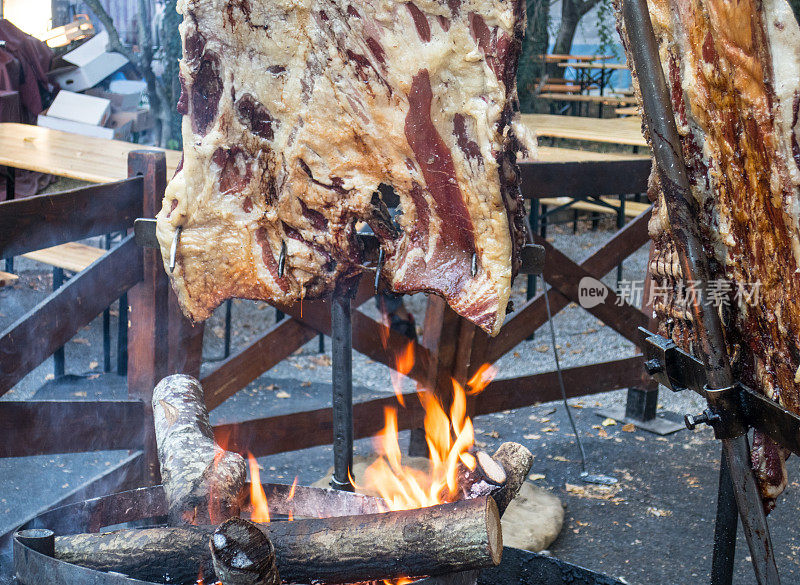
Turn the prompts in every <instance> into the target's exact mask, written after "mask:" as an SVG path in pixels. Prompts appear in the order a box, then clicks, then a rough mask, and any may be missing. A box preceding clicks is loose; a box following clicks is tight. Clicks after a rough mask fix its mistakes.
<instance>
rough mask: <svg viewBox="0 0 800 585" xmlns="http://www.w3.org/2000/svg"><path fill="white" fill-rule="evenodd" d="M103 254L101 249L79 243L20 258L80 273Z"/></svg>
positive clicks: (24, 255) (70, 243)
mask: <svg viewBox="0 0 800 585" xmlns="http://www.w3.org/2000/svg"><path fill="white" fill-rule="evenodd" d="M105 253H106V251H105V250H104V249H103V248H97V247H95V246H87V245H86V244H81V243H79V242H67V243H66V244H59V245H58V246H53V247H52V248H44V249H43V250H36V251H35V252H27V253H25V254H23V255H22V256H23V257H25V258H28V259H29V260H36V261H37V262H41V263H42V264H48V265H50V266H55V267H56V268H63V269H64V270H69V271H70V272H80V271H81V270H85V269H86V268H88V267H89V266H91V265H92V264H93V263H94V262H97V261H98V260H99V259H100V258H102V257H103V255H104V254H105Z"/></svg>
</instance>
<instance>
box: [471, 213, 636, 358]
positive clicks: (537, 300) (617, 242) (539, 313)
mask: <svg viewBox="0 0 800 585" xmlns="http://www.w3.org/2000/svg"><path fill="white" fill-rule="evenodd" d="M649 220H650V211H646V212H645V213H643V214H642V215H640V216H639V217H637V218H636V219H634V220H633V221H632V222H630V223H628V224H627V225H626V226H625V227H623V228H622V229H621V230H619V231H618V232H617V233H616V234H614V236H612V238H611V239H610V240H609V241H608V242H606V243H605V244H604V245H603V246H601V247H600V248H598V249H597V250H596V251H595V252H594V253H593V254H592V255H590V256H589V257H588V258H586V259H585V260H584V261H583V262H581V263H580V264H579V266H580V267H582V268H583V269H585V270H586V271H587V272H589V273H590V274H591V275H592V276H593V277H594V278H597V279H598V280H599V279H600V278H602V277H603V276H605V275H606V274H608V273H609V272H610V271H611V270H613V269H614V268H615V267H616V266H617V265H619V263H620V262H621V261H622V260H624V259H625V258H627V257H628V256H630V255H631V254H633V253H634V252H635V251H636V250H638V249H639V248H641V247H642V246H643V245H645V244H646V243H647V241H648V239H649V236H648V234H647V222H648V221H649ZM547 264H548V263H547V262H546V263H545V266H547ZM544 294H547V295H549V300H550V308H551V310H552V314H553V315H555V314H556V313H558V312H559V311H560V310H562V309H563V308H564V307H566V306H567V305H568V304H569V303H570V302H571V301H570V299H568V298H567V297H566V296H564V295H563V294H561V293H560V292H559V291H557V290H555V289H550V290H549V291H548V292H547V293H539V294H538V295H536V296H535V297H534V298H532V299H531V300H529V301H528V302H527V303H525V305H524V306H523V307H522V308H521V309H519V310H517V311H516V312H514V314H513V315H512V316H511V318H510V319H509V320H508V321H506V323H505V325H503V328H502V329H501V330H500V333H498V335H497V337H494V338H492V339H491V340H490V341H489V347H488V349H487V351H486V361H487V362H490V363H492V362H495V361H497V360H498V359H500V358H501V357H502V356H503V355H505V354H506V353H507V352H509V351H511V350H512V349H513V348H514V347H515V346H516V345H517V344H518V343H520V342H521V341H522V340H523V339H525V338H526V337H528V336H529V335H530V334H531V333H533V332H534V331H536V330H537V329H538V328H539V327H541V326H542V325H544V324H545V323H547V312H546V311H545V302H544Z"/></svg>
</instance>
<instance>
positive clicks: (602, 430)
mask: <svg viewBox="0 0 800 585" xmlns="http://www.w3.org/2000/svg"><path fill="white" fill-rule="evenodd" d="M597 435H598V436H600V437H603V438H606V437H608V433H607V432H606V430H605V429H603V428H601V429H600V430H599V431H597Z"/></svg>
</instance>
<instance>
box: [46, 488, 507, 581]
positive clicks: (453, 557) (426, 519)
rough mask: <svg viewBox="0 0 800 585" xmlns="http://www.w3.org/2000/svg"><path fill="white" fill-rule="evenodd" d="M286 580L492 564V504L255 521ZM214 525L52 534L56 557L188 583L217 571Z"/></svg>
mask: <svg viewBox="0 0 800 585" xmlns="http://www.w3.org/2000/svg"><path fill="white" fill-rule="evenodd" d="M256 526H258V527H259V529H260V530H262V531H263V532H264V534H265V535H266V536H267V537H268V538H269V539H270V540H271V541H272V544H273V545H274V546H275V556H276V561H277V566H278V567H280V573H281V578H282V579H283V581H285V582H294V583H311V582H319V583H354V582H360V581H371V580H374V579H382V578H386V579H389V578H395V577H401V576H409V575H412V576H413V575H439V574H444V573H451V572H456V571H465V570H469V569H477V568H483V567H488V566H492V565H497V564H499V563H500V558H501V555H502V550H503V536H502V530H501V528H500V516H499V513H498V510H497V504H496V503H495V501H494V500H493V499H492V498H488V497H483V498H475V499H472V500H461V501H458V502H454V503H451V504H440V505H437V506H431V507H428V508H420V509H416V510H402V511H395V512H385V513H381V514H364V515H359V516H339V517H334V518H311V519H299V520H295V521H294V522H272V523H270V524H257V525H256ZM214 530H215V528H214V527H212V526H186V527H182V528H148V529H141V530H119V531H115V532H108V533H103V534H76V535H70V536H59V537H57V538H56V543H55V549H56V553H55V554H56V558H58V559H60V560H62V561H67V562H70V563H75V564H78V565H83V566H85V567H89V568H93V569H97V570H102V571H117V572H120V573H124V574H126V575H129V576H131V577H134V578H137V579H142V580H151V581H164V580H167V579H169V581H170V583H193V582H194V579H196V577H197V573H198V570H200V569H202V570H203V573H204V575H205V576H206V579H207V580H208V578H209V577H211V576H213V575H215V573H214V570H213V566H212V562H211V553H210V550H209V546H208V542H209V537H210V536H211V535H212V533H213V532H214Z"/></svg>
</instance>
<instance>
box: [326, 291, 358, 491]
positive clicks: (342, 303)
mask: <svg viewBox="0 0 800 585" xmlns="http://www.w3.org/2000/svg"><path fill="white" fill-rule="evenodd" d="M331 334H332V335H331V346H332V348H331V353H332V357H333V360H332V368H333V477H332V478H331V487H332V488H334V489H337V490H344V491H348V492H352V491H354V487H353V484H352V483H351V482H350V470H351V469H352V468H353V323H352V320H351V306H350V295H349V294H348V293H347V292H345V293H343V294H342V293H339V292H336V293H334V294H333V297H332V302H331Z"/></svg>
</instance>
